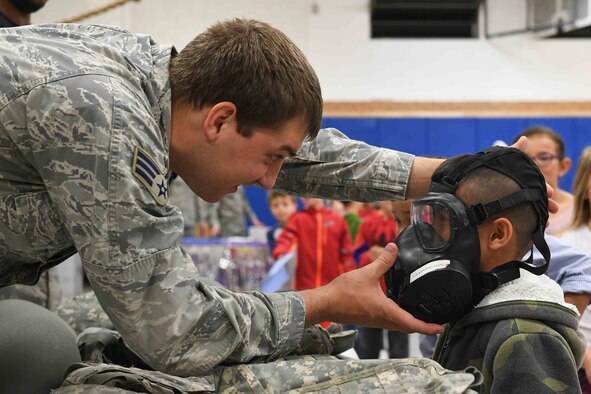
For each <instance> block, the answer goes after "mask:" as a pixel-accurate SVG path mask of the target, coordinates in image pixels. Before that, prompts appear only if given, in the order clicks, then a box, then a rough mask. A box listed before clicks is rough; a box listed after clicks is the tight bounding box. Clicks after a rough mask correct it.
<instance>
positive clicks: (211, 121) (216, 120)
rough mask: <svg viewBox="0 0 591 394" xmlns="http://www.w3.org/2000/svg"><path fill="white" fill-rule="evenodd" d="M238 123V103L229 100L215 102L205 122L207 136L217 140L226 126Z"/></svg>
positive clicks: (204, 127) (211, 139) (209, 138)
mask: <svg viewBox="0 0 591 394" xmlns="http://www.w3.org/2000/svg"><path fill="white" fill-rule="evenodd" d="M231 124H233V125H234V127H235V125H236V105H234V103H231V102H229V101H222V102H221V103H217V104H215V105H214V106H213V107H211V108H210V110H209V111H208V112H207V115H206V117H205V121H204V122H203V130H204V132H205V137H206V138H207V139H208V140H209V141H215V140H216V139H218V138H219V136H220V134H221V132H222V130H223V129H224V127H225V126H229V125H231Z"/></svg>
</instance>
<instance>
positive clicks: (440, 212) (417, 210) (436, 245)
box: [410, 200, 453, 251]
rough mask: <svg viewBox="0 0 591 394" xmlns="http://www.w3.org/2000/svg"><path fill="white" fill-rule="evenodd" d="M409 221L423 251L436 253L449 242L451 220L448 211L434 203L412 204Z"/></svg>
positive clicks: (417, 202) (441, 205)
mask: <svg viewBox="0 0 591 394" xmlns="http://www.w3.org/2000/svg"><path fill="white" fill-rule="evenodd" d="M410 215H411V217H410V219H411V223H412V224H413V227H414V230H415V232H416V235H417V238H418V239H419V242H420V244H421V246H422V247H423V249H425V250H430V251H438V250H442V249H444V248H445V247H446V246H447V245H448V244H449V243H450V241H451V235H452V233H453V232H452V219H451V217H452V216H451V215H450V212H449V209H448V208H447V207H446V206H445V205H443V204H440V203H438V202H436V201H424V202H423V201H421V200H417V201H414V202H413V203H412V206H411V211H410Z"/></svg>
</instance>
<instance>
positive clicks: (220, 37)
mask: <svg viewBox="0 0 591 394" xmlns="http://www.w3.org/2000/svg"><path fill="white" fill-rule="evenodd" d="M169 72H170V85H171V91H172V100H173V103H175V104H176V103H182V104H189V105H192V106H194V107H195V108H197V109H201V108H203V107H205V106H208V105H214V104H216V103H219V102H222V101H229V102H232V103H234V104H235V105H236V108H237V120H238V131H239V132H240V133H241V134H243V135H244V136H249V135H250V134H251V133H252V130H253V129H254V128H255V127H265V128H275V127H279V126H281V125H282V124H283V123H284V122H286V121H289V120H291V119H294V118H297V117H301V118H302V119H303V120H304V124H305V127H306V135H307V137H308V138H309V139H313V138H315V137H316V135H317V134H318V131H319V129H320V123H321V118H322V94H321V91H320V83H319V82H318V78H317V76H316V73H315V72H314V70H313V69H312V67H311V66H310V64H309V63H308V61H307V60H306V57H305V56H304V54H303V53H302V52H301V51H300V50H299V49H298V47H297V46H296V45H295V44H294V43H293V42H292V41H291V40H290V39H289V38H288V37H287V36H286V35H285V34H284V33H282V32H281V31H279V30H277V29H275V28H273V27H271V26H270V25H268V24H266V23H263V22H259V21H256V20H249V19H232V20H229V21H224V22H220V23H217V24H215V25H213V26H211V27H210V28H209V29H207V30H206V31H205V32H204V33H202V34H199V35H198V36H197V37H195V38H194V39H193V41H191V42H190V43H189V44H188V45H187V46H186V47H185V48H184V49H183V50H182V51H180V53H178V54H177V55H175V56H173V58H172V59H171V61H170V66H169Z"/></svg>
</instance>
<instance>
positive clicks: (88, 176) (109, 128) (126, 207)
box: [27, 76, 305, 376]
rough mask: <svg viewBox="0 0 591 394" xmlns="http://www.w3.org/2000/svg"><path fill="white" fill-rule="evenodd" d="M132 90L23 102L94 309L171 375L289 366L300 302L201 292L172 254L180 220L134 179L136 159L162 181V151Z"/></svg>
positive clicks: (38, 95)
mask: <svg viewBox="0 0 591 394" xmlns="http://www.w3.org/2000/svg"><path fill="white" fill-rule="evenodd" d="M129 83H132V82H130V81H125V82H123V81H117V80H113V79H110V78H109V77H103V76H87V77H77V78H69V79H66V80H63V81H61V82H59V83H54V84H50V85H44V86H42V87H38V88H35V89H33V90H32V91H31V92H30V93H29V95H28V98H27V108H28V111H27V122H28V123H27V124H28V127H29V129H30V134H31V136H32V137H31V141H30V154H31V156H32V161H31V162H32V163H33V165H34V166H35V167H36V170H37V171H38V172H39V173H40V174H41V175H42V177H43V179H44V181H45V183H46V187H47V189H48V191H49V193H50V196H51V198H52V201H53V203H54V204H55V206H56V209H57V211H58V213H59V216H60V219H61V221H62V222H63V223H64V224H65V227H66V228H67V230H68V231H69V233H70V236H71V237H72V239H73V241H74V243H75V244H76V247H77V249H78V251H79V253H80V256H81V258H82V263H83V266H84V269H85V271H86V274H87V276H88V278H89V281H90V283H91V285H92V288H93V289H94V291H95V293H96V295H97V298H98V300H99V301H100V303H101V305H102V307H103V308H104V310H105V311H106V313H107V314H108V315H109V317H110V319H111V320H112V321H113V323H114V325H115V326H116V328H117V330H118V331H119V332H120V333H121V335H122V336H123V338H124V339H125V341H126V343H127V344H128V345H130V347H131V348H132V349H133V350H134V351H135V352H137V353H138V354H139V355H140V356H141V357H142V358H143V359H144V360H145V361H146V362H148V363H149V364H150V365H151V366H152V367H154V368H155V369H158V370H161V371H165V372H168V373H172V374H175V375H179V376H186V375H198V374H203V373H206V372H208V371H210V370H211V368H212V367H214V366H215V365H218V364H220V363H236V362H246V361H253V360H254V361H256V360H269V359H273V358H276V357H279V356H284V355H286V354H288V353H289V352H290V351H291V350H292V349H293V348H295V347H296V345H297V344H298V342H299V340H300V337H301V334H302V330H303V324H304V318H305V311H304V304H303V301H302V299H301V297H300V296H299V295H298V294H297V293H293V292H290V293H278V294H269V295H266V294H262V293H258V292H253V293H248V294H241V293H233V292H230V291H228V290H226V289H223V288H221V287H210V286H208V285H206V284H205V283H203V282H202V280H201V279H200V276H199V272H198V271H197V269H196V267H195V265H194V263H193V261H192V260H191V258H190V256H189V255H188V254H187V253H186V252H185V251H184V250H183V249H182V248H181V247H180V245H179V242H180V238H181V236H182V216H181V213H180V211H179V209H178V208H175V207H173V206H172V205H170V204H169V203H166V202H164V203H159V202H158V201H157V200H156V198H155V197H154V195H153V194H152V192H150V191H149V190H148V187H146V186H145V185H144V184H142V182H141V181H139V180H138V178H137V176H134V170H133V169H132V167H133V166H132V164H133V163H134V151H135V149H136V148H141V149H143V150H144V151H145V152H147V153H148V154H149V155H150V156H151V158H152V161H151V162H152V163H153V164H156V165H157V166H159V167H161V168H160V169H161V170H162V173H163V174H166V172H165V171H166V167H167V166H168V157H167V146H166V145H167V143H168V142H167V141H166V137H165V136H163V135H161V134H160V133H161V132H160V129H159V127H158V124H156V121H155V120H154V119H153V118H152V114H151V112H150V108H149V107H148V105H146V104H145V103H144V102H143V101H141V100H140V99H138V97H137V96H135V95H134V94H132V93H129V92H131V91H139V89H134V88H133V87H131V88H130V86H128V84H129ZM115 92H116V93H115ZM47 136H51V138H48V137H47ZM144 164H145V163H144ZM152 171H154V172H157V171H156V170H155V169H154V168H152ZM163 187H165V185H163ZM161 192H162V193H164V194H165V193H166V190H165V188H164V189H161Z"/></svg>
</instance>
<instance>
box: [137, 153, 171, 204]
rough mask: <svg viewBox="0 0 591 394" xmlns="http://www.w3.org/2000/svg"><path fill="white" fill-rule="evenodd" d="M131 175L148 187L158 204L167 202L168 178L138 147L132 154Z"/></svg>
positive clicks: (154, 161)
mask: <svg viewBox="0 0 591 394" xmlns="http://www.w3.org/2000/svg"><path fill="white" fill-rule="evenodd" d="M131 171H132V172H133V175H134V176H135V177H136V178H137V179H139V181H140V182H141V183H142V184H143V185H144V186H145V187H146V188H147V189H148V191H149V192H150V194H151V195H152V197H154V200H156V202H157V203H158V204H160V205H166V203H167V202H168V180H167V179H166V176H164V174H163V173H162V171H161V170H160V167H158V165H157V164H156V160H154V159H152V157H151V156H150V155H149V154H148V152H146V151H145V150H143V149H142V148H140V147H137V146H136V147H135V150H134V154H133V166H132V170H131Z"/></svg>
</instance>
